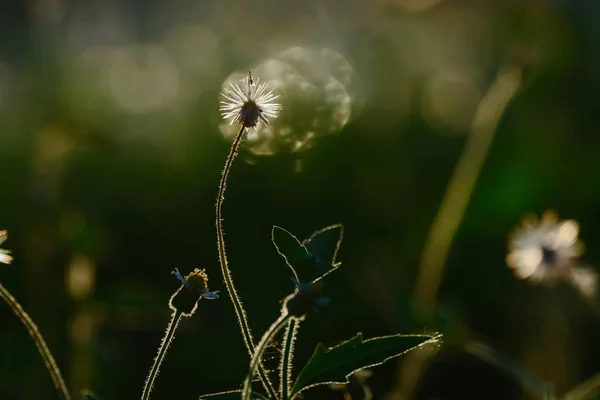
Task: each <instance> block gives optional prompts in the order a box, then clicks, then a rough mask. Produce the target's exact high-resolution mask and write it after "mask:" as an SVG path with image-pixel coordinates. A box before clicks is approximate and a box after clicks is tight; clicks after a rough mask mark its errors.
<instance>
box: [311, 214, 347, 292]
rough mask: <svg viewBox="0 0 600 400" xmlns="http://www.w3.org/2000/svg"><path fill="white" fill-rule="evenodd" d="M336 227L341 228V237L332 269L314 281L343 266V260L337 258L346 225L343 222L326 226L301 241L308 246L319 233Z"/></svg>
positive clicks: (337, 244) (336, 245) (334, 255)
mask: <svg viewBox="0 0 600 400" xmlns="http://www.w3.org/2000/svg"><path fill="white" fill-rule="evenodd" d="M336 228H340V237H339V238H338V240H337V242H336V244H335V250H334V251H333V262H332V264H331V266H332V268H331V269H330V270H328V271H327V272H325V273H324V274H323V275H321V276H319V277H318V278H316V279H315V280H314V281H313V283H314V282H318V281H320V280H321V279H323V278H325V277H326V276H327V275H329V274H331V273H332V272H333V271H335V270H336V269H338V268H339V267H341V266H342V263H341V262H336V258H337V253H338V251H339V250H340V246H341V245H342V240H343V239H344V225H343V224H341V223H338V224H333V225H329V226H326V227H325V228H322V229H319V230H318V231H316V232H313V233H312V235H310V237H309V238H308V239H304V240H303V241H302V243H301V244H302V246H304V248H306V244H307V243H309V242H310V241H312V240H313V239H314V238H315V237H316V236H317V235H319V234H321V233H323V232H327V231H329V230H331V229H336ZM307 251H308V250H307Z"/></svg>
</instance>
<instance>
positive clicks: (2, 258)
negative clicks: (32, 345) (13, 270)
mask: <svg viewBox="0 0 600 400" xmlns="http://www.w3.org/2000/svg"><path fill="white" fill-rule="evenodd" d="M7 238H8V233H7V232H6V231H0V244H2V243H4V241H5V240H6V239H7ZM12 260H13V258H12V256H11V255H10V250H4V249H0V263H2V264H10V263H11V262H12Z"/></svg>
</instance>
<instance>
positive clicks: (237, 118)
mask: <svg viewBox="0 0 600 400" xmlns="http://www.w3.org/2000/svg"><path fill="white" fill-rule="evenodd" d="M221 95H222V96H223V98H224V100H221V107H220V110H221V114H222V115H223V118H224V119H226V120H229V121H230V122H229V124H230V125H232V124H233V123H239V124H240V125H242V126H244V127H245V128H255V127H256V126H257V125H258V124H259V123H260V122H262V123H264V124H265V125H267V124H268V123H269V118H276V117H277V114H278V113H279V111H280V110H281V105H280V104H279V103H277V102H276V101H275V100H277V98H278V97H279V96H278V95H275V94H273V90H272V89H269V87H268V85H267V83H266V82H263V83H259V80H258V78H256V79H254V78H252V72H251V71H248V75H247V76H246V77H245V78H244V79H242V83H241V84H236V83H232V82H231V83H230V84H229V87H225V88H224V89H223V92H222V93H221Z"/></svg>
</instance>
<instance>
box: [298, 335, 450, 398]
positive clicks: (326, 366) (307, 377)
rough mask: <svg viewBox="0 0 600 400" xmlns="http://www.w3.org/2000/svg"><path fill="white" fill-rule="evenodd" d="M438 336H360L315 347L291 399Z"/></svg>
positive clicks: (414, 347) (345, 378)
mask: <svg viewBox="0 0 600 400" xmlns="http://www.w3.org/2000/svg"><path fill="white" fill-rule="evenodd" d="M440 337H441V336H440V335H434V336H431V335H392V336H382V337H376V338H373V339H368V340H363V337H362V333H359V334H357V335H356V336H355V337H353V338H352V339H350V340H348V341H346V342H343V343H341V344H339V345H337V346H334V347H331V348H329V349H325V348H324V347H323V345H321V344H319V345H317V348H316V349H315V352H314V353H313V355H312V357H311V358H310V360H309V361H308V363H307V364H306V366H305V367H304V369H302V372H300V375H299V376H298V379H297V380H296V383H295V384H294V387H293V388H292V391H291V398H293V397H294V396H295V395H296V394H298V393H300V392H301V391H303V390H305V389H308V388H310V387H313V386H318V385H324V384H329V383H339V384H345V383H348V376H350V375H351V374H352V373H354V372H356V371H359V370H361V369H364V368H369V367H372V366H375V365H379V364H382V363H384V362H385V361H387V360H389V359H391V358H395V357H398V356H400V355H402V354H404V353H406V352H408V351H410V350H414V349H417V348H419V347H421V346H423V345H425V344H433V343H438V342H439V340H440Z"/></svg>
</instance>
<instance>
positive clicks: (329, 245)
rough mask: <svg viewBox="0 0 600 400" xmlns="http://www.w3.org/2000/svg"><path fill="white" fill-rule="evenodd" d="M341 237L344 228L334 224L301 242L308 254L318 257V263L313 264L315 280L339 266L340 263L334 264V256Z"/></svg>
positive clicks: (340, 242)
mask: <svg viewBox="0 0 600 400" xmlns="http://www.w3.org/2000/svg"><path fill="white" fill-rule="evenodd" d="M343 235H344V226H343V225H342V224H335V225H330V226H328V227H325V228H323V229H321V230H318V231H316V232H315V233H313V234H312V235H311V236H310V238H308V239H306V240H304V241H303V242H302V244H303V245H304V247H305V248H306V249H307V250H308V252H309V253H310V254H312V255H313V256H315V257H318V262H316V263H315V267H316V270H315V271H314V275H315V277H316V279H315V280H319V279H321V278H323V277H324V276H325V275H327V274H329V273H330V272H332V271H334V270H335V269H336V268H337V267H339V266H340V263H337V262H336V256H337V252H338V250H339V248H340V245H341V244H342V238H343Z"/></svg>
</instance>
